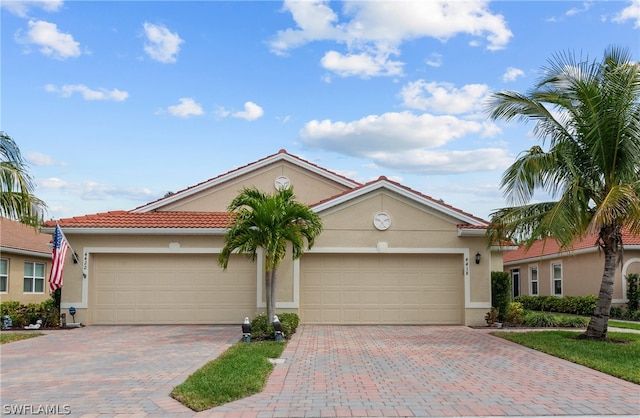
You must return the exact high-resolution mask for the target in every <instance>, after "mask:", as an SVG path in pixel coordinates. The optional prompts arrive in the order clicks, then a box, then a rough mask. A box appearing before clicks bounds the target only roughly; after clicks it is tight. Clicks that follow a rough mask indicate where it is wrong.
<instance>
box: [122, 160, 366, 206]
mask: <svg viewBox="0 0 640 418" xmlns="http://www.w3.org/2000/svg"><path fill="white" fill-rule="evenodd" d="M278 162H287V163H290V164H292V165H294V166H297V167H299V168H301V169H303V170H306V171H309V172H311V173H313V174H315V175H318V176H320V177H322V178H324V179H327V180H328V181H331V182H334V183H337V184H340V185H342V186H344V187H347V188H353V187H358V186H359V185H360V183H358V182H356V181H354V180H351V179H348V178H347V177H344V176H342V175H340V174H337V173H335V172H332V171H330V170H327V169H325V168H322V167H320V166H318V165H316V164H313V163H311V162H309V161H306V160H304V159H302V158H300V157H297V156H295V155H292V154H289V153H288V152H287V151H286V150H284V149H281V150H280V151H278V153H276V154H272V155H269V156H267V157H265V158H262V159H260V160H257V161H255V162H252V163H249V164H247V165H244V166H242V167H239V168H236V169H234V170H231V171H228V172H226V173H224V174H221V175H219V176H216V177H213V178H211V179H209V180H206V181H203V182H201V183H198V184H196V185H194V186H190V187H188V188H186V189H183V190H181V191H178V192H176V193H173V194H171V195H168V196H165V197H163V198H161V199H158V200H156V201H154V202H151V203H147V204H145V205H143V206H139V207H137V208H135V209H133V210H132V212H136V213H142V212H149V211H154V210H163V208H164V207H167V206H170V205H171V204H173V203H176V202H178V201H180V200H185V199H189V198H191V197H194V196H196V195H197V194H198V193H202V192H204V191H207V190H210V189H215V188H216V187H218V186H220V185H222V184H224V183H227V182H230V181H233V180H234V179H238V178H240V177H242V176H246V175H248V174H250V173H251V172H254V171H257V170H260V169H262V168H265V167H268V166H270V165H273V164H275V163H278Z"/></svg>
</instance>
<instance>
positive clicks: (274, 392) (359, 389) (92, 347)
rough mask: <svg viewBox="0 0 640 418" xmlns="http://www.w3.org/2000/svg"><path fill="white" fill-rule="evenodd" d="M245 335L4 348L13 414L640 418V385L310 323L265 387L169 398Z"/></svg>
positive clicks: (530, 356)
mask: <svg viewBox="0 0 640 418" xmlns="http://www.w3.org/2000/svg"><path fill="white" fill-rule="evenodd" d="M239 338H240V332H239V326H233V327H215V326H161V327H151V326H149V327H146V326H140V327H88V328H84V329H78V330H70V331H55V332H51V333H49V334H48V335H47V336H45V337H39V338H36V339H31V340H26V341H21V342H17V343H11V344H8V345H3V346H1V350H2V353H1V355H2V365H1V367H2V382H1V389H2V407H3V412H4V413H6V410H5V408H6V405H19V404H30V405H34V406H38V405H47V404H48V405H52V404H53V405H69V409H70V410H71V415H72V416H82V415H85V416H100V415H102V416H114V415H117V414H121V415H122V416H150V417H153V416H163V415H164V416H185V417H186V416H194V415H195V416H198V417H199V416H203V417H207V416H229V417H234V416H238V417H263V416H264V417H287V416H293V417H305V416H307V417H327V416H418V417H421V416H477V415H484V416H489V415H490V416H503V415H511V416H540V415H629V416H637V415H638V414H640V386H638V385H635V384H632V383H628V382H625V381H622V380H619V379H616V378H613V377H610V376H607V375H604V374H601V373H598V372H595V371H592V370H590V369H588V368H585V367H582V366H578V365H575V364H572V363H569V362H566V361H563V360H560V359H556V358H554V357H551V356H547V355H545V354H542V353H538V352H536V351H534V350H530V349H527V348H524V347H521V346H518V345H516V344H513V343H510V342H507V341H504V340H501V339H498V338H495V337H492V336H490V335H487V334H486V333H485V332H482V331H478V330H472V329H469V328H465V327H422V326H408V327H389V326H359V327H356V326H311V325H307V326H301V327H300V328H299V330H298V333H297V334H296V335H295V336H294V337H293V339H292V340H291V341H290V342H289V344H288V345H287V348H286V349H285V351H284V353H283V355H282V358H283V359H284V360H285V362H284V364H279V365H277V366H276V367H275V369H274V372H273V373H272V375H271V376H270V378H269V381H268V383H267V387H266V388H265V390H264V391H263V392H262V393H260V394H257V395H254V396H251V397H249V398H246V399H243V400H239V401H236V402H232V403H230V404H227V405H223V406H219V407H217V408H213V409H211V410H208V411H204V412H201V413H198V414H194V413H193V412H191V411H190V410H188V409H187V408H185V407H183V406H182V405H180V404H179V403H178V402H176V401H174V400H173V399H171V398H170V397H169V396H168V394H169V392H170V391H171V389H172V388H173V387H174V386H175V385H177V384H179V383H181V382H182V381H183V380H184V379H185V378H186V377H187V376H188V375H189V374H190V373H191V372H193V371H195V370H196V369H197V368H198V367H200V366H201V365H203V364H204V363H206V362H207V361H208V360H211V359H213V358H215V357H216V356H217V355H219V354H220V353H221V352H222V351H224V350H225V349H226V348H227V347H228V346H229V345H230V344H232V343H234V342H236V341H238V340H239Z"/></svg>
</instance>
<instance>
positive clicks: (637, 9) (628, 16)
mask: <svg viewBox="0 0 640 418" xmlns="http://www.w3.org/2000/svg"><path fill="white" fill-rule="evenodd" d="M627 20H631V21H632V22H633V27H634V28H640V0H632V1H630V2H629V5H628V6H627V7H625V8H624V9H622V10H621V11H620V13H618V14H616V15H615V16H614V17H613V19H611V21H613V22H616V23H624V22H626V21H627Z"/></svg>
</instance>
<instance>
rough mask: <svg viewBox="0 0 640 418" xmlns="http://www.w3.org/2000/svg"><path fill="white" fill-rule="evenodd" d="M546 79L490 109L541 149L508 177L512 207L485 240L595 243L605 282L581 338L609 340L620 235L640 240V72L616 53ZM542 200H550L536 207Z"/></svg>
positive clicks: (561, 60)
mask: <svg viewBox="0 0 640 418" xmlns="http://www.w3.org/2000/svg"><path fill="white" fill-rule="evenodd" d="M543 70H544V75H543V76H542V79H541V80H540V81H539V83H538V84H536V85H535V86H534V88H533V89H532V90H531V91H530V92H529V93H527V94H521V93H518V92H511V91H505V92H500V93H497V94H494V95H493V96H492V98H491V99H490V101H489V102H488V105H487V112H488V114H489V116H490V118H491V119H493V120H505V121H512V120H514V119H515V120H517V121H524V122H528V121H533V122H535V127H534V129H533V133H534V134H535V135H536V136H537V137H538V138H539V139H540V140H541V143H542V146H534V147H532V148H531V149H530V150H528V151H525V152H523V153H522V154H521V155H520V156H519V157H518V158H517V160H516V161H515V162H514V163H513V164H512V165H511V166H510V167H509V168H508V169H507V170H506V171H505V173H504V174H503V178H502V183H501V188H502V189H503V190H504V192H505V196H506V197H507V201H508V204H509V205H510V207H507V208H503V209H499V210H497V211H495V212H494V213H492V214H491V222H490V227H489V228H488V237H489V239H490V240H492V242H499V240H500V239H510V238H511V237H526V242H525V245H530V244H532V243H533V242H534V241H536V240H539V239H546V238H549V237H551V238H553V239H556V240H557V241H558V242H559V243H560V245H561V246H562V247H563V248H567V247H569V246H570V245H571V243H572V242H573V241H574V240H575V239H577V238H580V237H584V236H586V235H588V234H590V233H596V234H597V236H598V238H597V242H596V243H594V245H597V246H599V247H600V249H601V250H602V252H603V253H604V272H603V275H602V282H601V286H600V291H599V294H598V302H597V305H596V308H595V310H594V312H593V316H592V317H591V320H590V322H589V325H588V327H587V330H586V332H585V333H584V334H583V337H585V338H591V339H605V338H606V335H607V327H608V320H609V312H610V310H611V299H612V294H613V283H614V273H615V269H616V266H617V265H618V263H619V262H620V260H621V256H622V245H623V242H622V234H621V231H622V229H623V228H627V229H629V230H630V231H631V232H632V233H640V64H639V63H638V62H635V61H633V60H632V57H631V54H630V53H629V52H628V51H627V50H625V49H622V48H616V47H610V48H608V49H607V50H606V51H605V53H604V57H603V59H602V60H601V61H593V62H589V60H588V59H582V57H576V56H575V54H571V53H566V54H559V55H555V56H554V57H553V58H552V59H551V60H550V61H549V66H548V67H546V68H543ZM543 147H545V148H546V149H543ZM537 190H541V191H543V192H546V193H547V194H548V195H549V196H550V200H549V201H543V202H539V203H538V202H535V201H534V203H532V198H533V196H534V192H535V191H537Z"/></svg>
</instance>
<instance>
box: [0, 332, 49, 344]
mask: <svg viewBox="0 0 640 418" xmlns="http://www.w3.org/2000/svg"><path fill="white" fill-rule="evenodd" d="M41 335H44V334H43V333H41V332H25V333H22V332H1V333H0V344H7V343H12V342H14V341H20V340H26V339H29V338H35V337H39V336H41Z"/></svg>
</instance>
